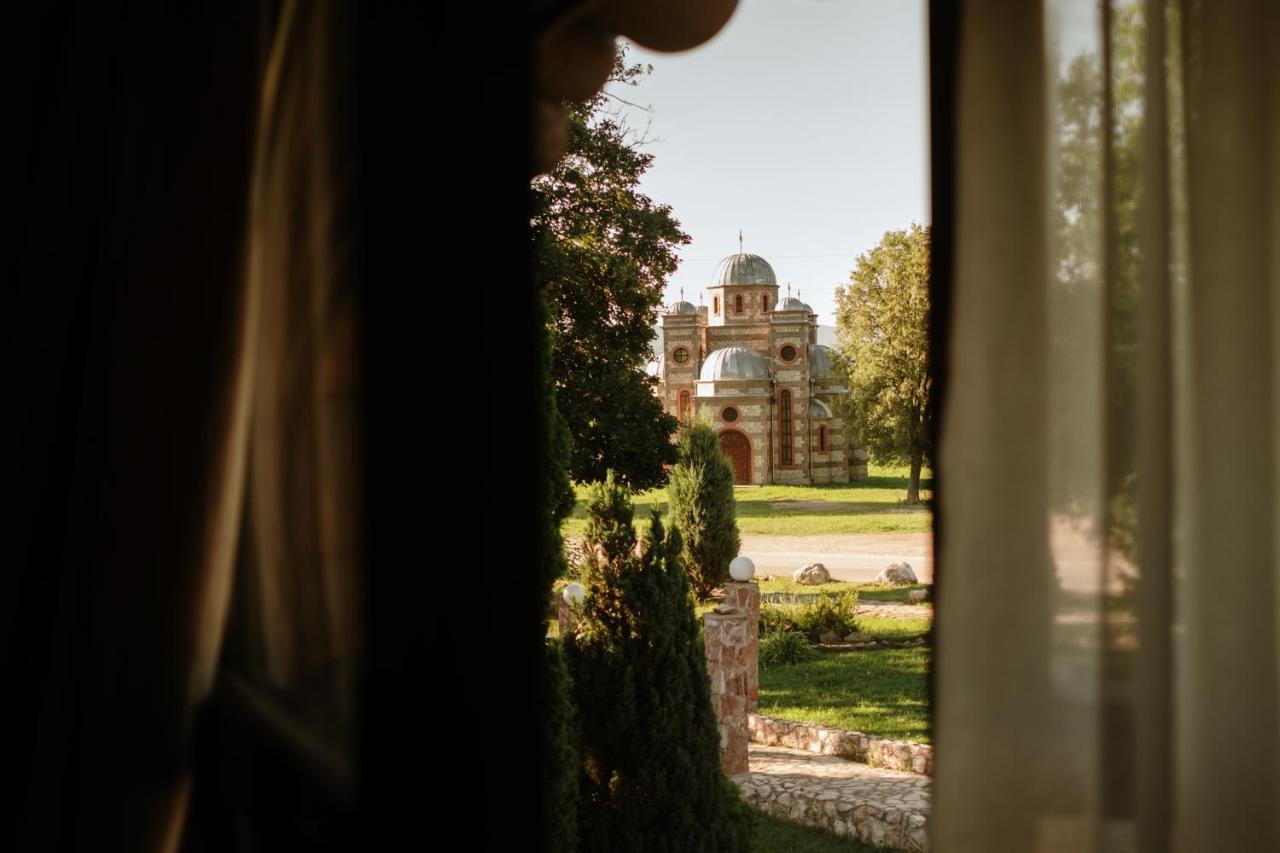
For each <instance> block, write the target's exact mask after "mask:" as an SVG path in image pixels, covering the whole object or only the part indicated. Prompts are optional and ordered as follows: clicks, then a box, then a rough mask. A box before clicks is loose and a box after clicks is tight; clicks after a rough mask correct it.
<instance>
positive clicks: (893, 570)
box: [876, 563, 919, 585]
mask: <svg viewBox="0 0 1280 853" xmlns="http://www.w3.org/2000/svg"><path fill="white" fill-rule="evenodd" d="M876 583H885V584H894V585H899V584H909V583H919V581H918V580H916V573H915V572H913V571H912V570H911V564H910V563H890V564H889V565H888V567H887V568H885V569H884V571H882V572H880V574H878V575H876Z"/></svg>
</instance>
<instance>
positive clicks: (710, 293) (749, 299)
mask: <svg viewBox="0 0 1280 853" xmlns="http://www.w3.org/2000/svg"><path fill="white" fill-rule="evenodd" d="M736 296H741V297H742V313H741V314H737V313H735V312H734V310H733V305H734V302H733V300H734V297H736ZM762 296H764V297H768V299H769V310H768V311H765V310H763V309H762V308H761V304H760V298H761V297H762ZM716 297H719V298H720V313H719V314H718V315H717V314H716V313H715V310H714V308H715V299H716ZM777 304H778V286H777V285H776V284H773V285H770V284H758V285H731V286H723V285H722V286H720V287H709V288H707V305H709V306H711V309H712V310H710V312H709V313H708V315H707V322H708V323H710V324H711V325H712V326H717V327H721V326H734V325H737V324H742V323H751V324H757V325H758V324H761V323H767V322H769V317H770V316H771V315H772V312H773V307H774V306H775V305H777Z"/></svg>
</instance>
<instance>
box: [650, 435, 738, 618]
mask: <svg viewBox="0 0 1280 853" xmlns="http://www.w3.org/2000/svg"><path fill="white" fill-rule="evenodd" d="M676 456H677V459H678V460H679V461H678V462H677V463H676V465H675V467H674V468H672V469H671V480H670V482H669V483H668V485H667V495H668V501H669V504H670V507H671V523H672V524H673V525H675V526H676V527H677V528H678V529H679V530H680V533H681V539H682V540H683V543H684V544H683V546H682V547H681V549H680V560H681V562H683V563H684V565H685V567H686V569H687V570H688V574H689V582H690V583H691V584H692V585H693V588H694V591H695V592H697V594H698V596H699V597H700V598H706V596H707V595H708V593H710V592H711V590H713V589H715V588H716V587H718V586H723V585H724V583H725V581H727V580H728V579H729V561H730V560H732V559H733V558H734V557H736V556H738V549H739V548H740V547H741V544H742V540H741V539H740V538H739V537H738V520H737V510H736V506H735V503H734V499H733V464H732V463H731V462H730V461H729V457H727V456H725V455H724V451H723V450H721V449H720V440H719V438H717V437H716V433H715V430H714V429H712V428H711V426H710V425H709V424H706V423H704V422H702V421H695V422H694V423H693V424H691V425H689V426H687V427H683V428H681V430H680V443H679V447H678V449H677V452H676Z"/></svg>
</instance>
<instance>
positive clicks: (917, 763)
mask: <svg viewBox="0 0 1280 853" xmlns="http://www.w3.org/2000/svg"><path fill="white" fill-rule="evenodd" d="M747 729H748V731H749V733H750V735H751V740H752V741H754V742H755V743H759V744H763V745H765V746H785V747H789V748H791V749H801V750H804V751H805V752H811V753H814V754H817V755H834V756H838V757H840V758H843V759H846V760H848V761H858V762H861V763H863V764H868V765H870V766H872V767H884V768H886V769H889V770H902V771H906V772H909V773H918V774H920V775H923V776H932V775H933V747H932V746H930V745H929V744H926V743H912V742H911V741H905V740H890V739H888V738H881V737H876V736H875V735H869V734H865V733H863V732H852V731H846V730H845V729H836V728H830V727H828V726H816V725H813V724H812V723H796V722H792V721H791V720H778V719H775V718H773V717H766V716H764V715H763V714H751V715H749V716H748V717H747Z"/></svg>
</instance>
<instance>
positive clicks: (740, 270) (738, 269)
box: [712, 254, 778, 287]
mask: <svg viewBox="0 0 1280 853" xmlns="http://www.w3.org/2000/svg"><path fill="white" fill-rule="evenodd" d="M715 282H716V284H714V285H712V287H715V286H718V285H726V284H771V285H773V286H774V287H777V286H778V279H777V277H776V276H774V274H773V267H771V266H769V262H768V261H766V260H765V259H764V258H762V257H760V256H759V255H747V254H740V255H730V256H729V257H727V258H725V259H724V260H723V261H721V262H720V266H718V267H716V277H715Z"/></svg>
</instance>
